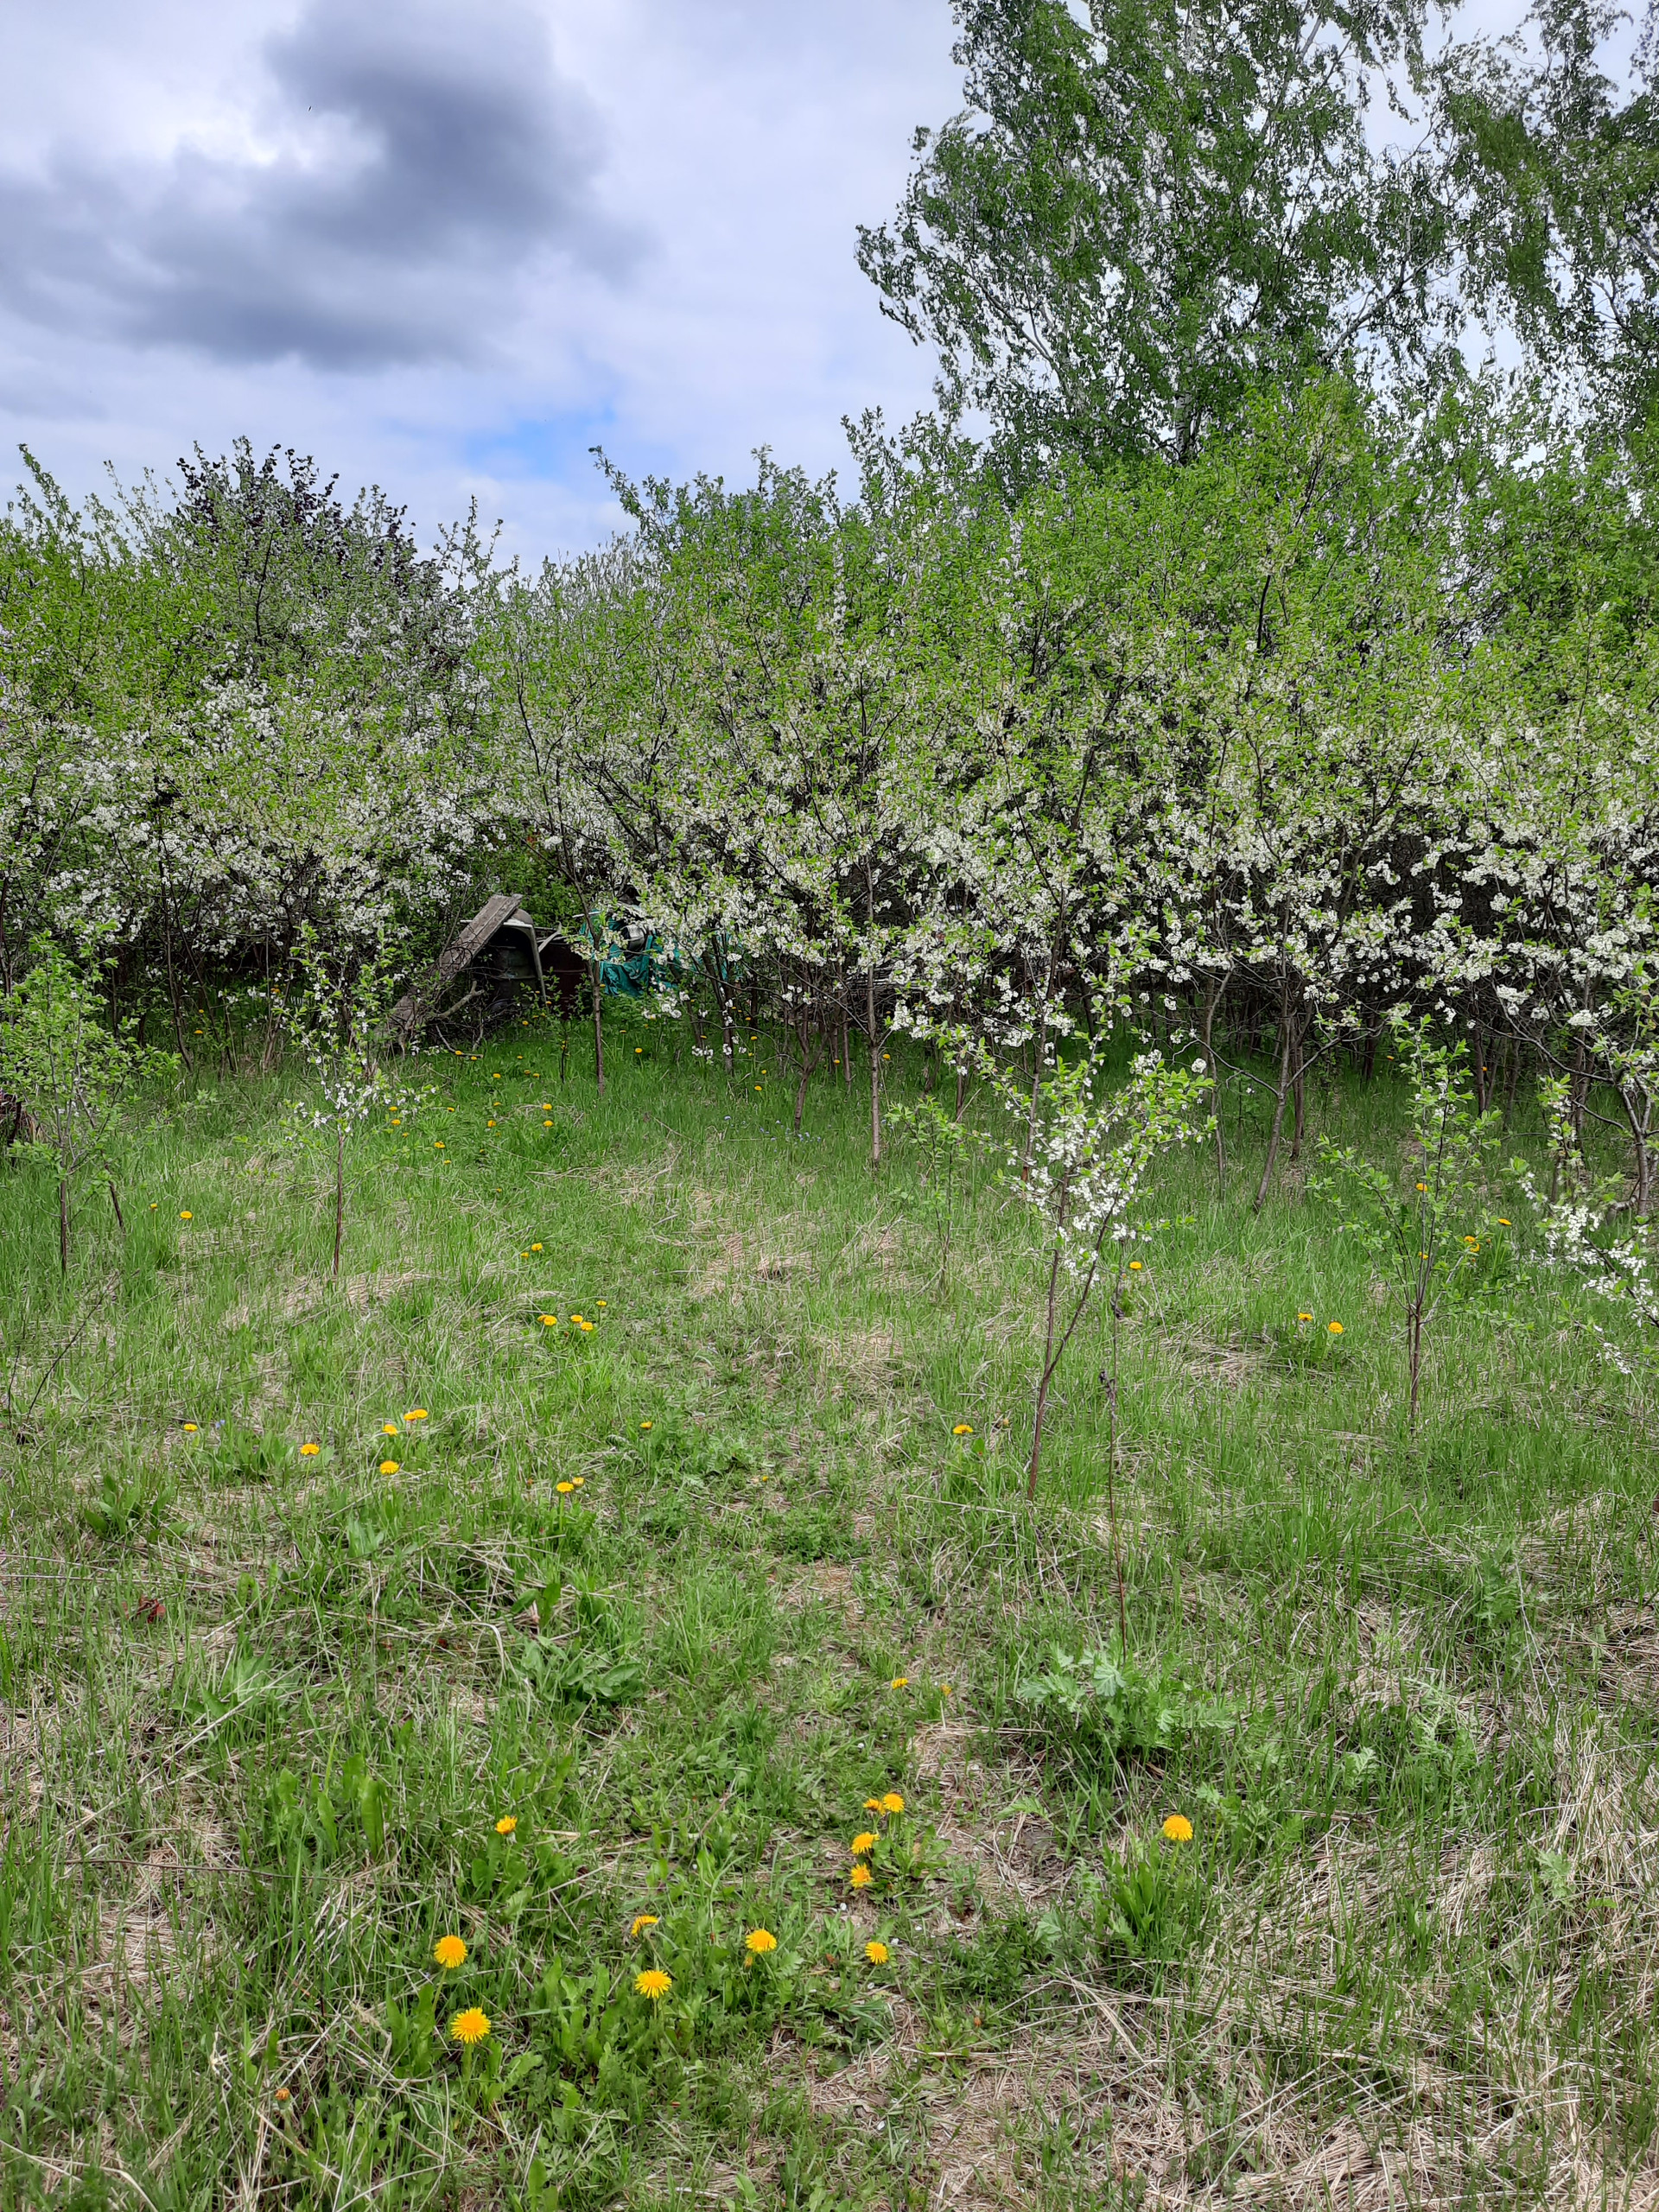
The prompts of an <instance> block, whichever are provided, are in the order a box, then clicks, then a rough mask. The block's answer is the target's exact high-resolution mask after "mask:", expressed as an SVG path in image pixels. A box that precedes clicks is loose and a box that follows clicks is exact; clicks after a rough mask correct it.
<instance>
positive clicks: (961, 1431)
mask: <svg viewBox="0 0 1659 2212" xmlns="http://www.w3.org/2000/svg"><path fill="white" fill-rule="evenodd" d="M950 1433H951V1435H952V1436H971V1435H972V1434H973V1433H974V1431H973V1425H972V1423H971V1422H969V1421H958V1422H957V1425H956V1427H954V1428H953V1429H952V1430H951V1432H950Z"/></svg>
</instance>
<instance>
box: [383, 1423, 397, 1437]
mask: <svg viewBox="0 0 1659 2212" xmlns="http://www.w3.org/2000/svg"><path fill="white" fill-rule="evenodd" d="M380 1433H381V1435H382V1436H396V1435H397V1422H396V1421H382V1422H381V1424H380Z"/></svg>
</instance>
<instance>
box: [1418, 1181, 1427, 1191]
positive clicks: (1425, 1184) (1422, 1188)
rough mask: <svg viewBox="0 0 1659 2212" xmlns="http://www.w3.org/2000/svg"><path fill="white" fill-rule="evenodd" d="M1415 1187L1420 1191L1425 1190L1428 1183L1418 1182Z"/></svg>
mask: <svg viewBox="0 0 1659 2212" xmlns="http://www.w3.org/2000/svg"><path fill="white" fill-rule="evenodd" d="M1417 1187H1418V1189H1419V1190H1420V1191H1426V1190H1427V1188H1428V1185H1427V1183H1420V1184H1419V1185H1417Z"/></svg>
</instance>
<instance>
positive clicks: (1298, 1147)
mask: <svg viewBox="0 0 1659 2212" xmlns="http://www.w3.org/2000/svg"><path fill="white" fill-rule="evenodd" d="M1290 1095H1291V1096H1292V1098H1293V1099H1294V1101H1295V1103H1296V1118H1295V1121H1294V1124H1293V1126H1292V1129H1291V1137H1290V1156H1291V1158H1292V1159H1293V1160H1300V1158H1301V1156H1302V1138H1303V1135H1304V1134H1305V1133H1306V1128H1307V1056H1306V1053H1305V1052H1303V1050H1302V1040H1301V1033H1300V1025H1299V1027H1298V1031H1297V1038H1296V1072H1295V1074H1294V1076H1292V1077H1291V1079H1290Z"/></svg>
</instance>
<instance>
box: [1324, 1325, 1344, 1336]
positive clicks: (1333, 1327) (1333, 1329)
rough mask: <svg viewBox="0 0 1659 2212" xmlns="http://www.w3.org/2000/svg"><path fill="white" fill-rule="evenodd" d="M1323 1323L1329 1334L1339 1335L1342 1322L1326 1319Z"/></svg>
mask: <svg viewBox="0 0 1659 2212" xmlns="http://www.w3.org/2000/svg"><path fill="white" fill-rule="evenodd" d="M1325 1328H1326V1331H1327V1332H1329V1334H1330V1335H1332V1336H1333V1337H1339V1336H1340V1335H1341V1334H1342V1324H1341V1322H1340V1321H1327V1322H1326V1323H1325Z"/></svg>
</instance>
